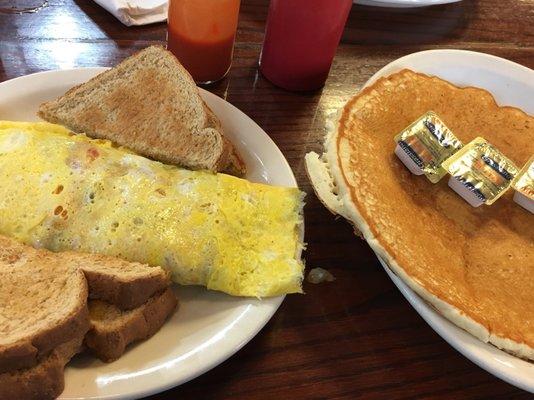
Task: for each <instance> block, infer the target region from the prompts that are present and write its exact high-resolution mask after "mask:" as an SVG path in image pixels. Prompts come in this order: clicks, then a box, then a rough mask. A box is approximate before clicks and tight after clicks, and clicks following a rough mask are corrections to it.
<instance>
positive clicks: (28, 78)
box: [0, 66, 305, 399]
mask: <svg viewBox="0 0 534 400" xmlns="http://www.w3.org/2000/svg"><path fill="white" fill-rule="evenodd" d="M110 68H111V67H101V66H94V67H75V68H67V69H53V70H45V71H38V72H33V73H30V74H26V75H21V76H17V77H14V78H11V79H8V80H5V81H2V82H0V92H2V91H3V90H15V88H16V87H17V86H18V85H28V84H32V80H40V79H43V78H45V79H46V78H48V77H50V76H53V75H65V78H64V80H63V81H60V82H59V83H57V82H53V79H52V80H49V81H50V82H52V83H50V82H47V85H46V88H53V87H55V86H58V84H61V83H68V84H71V83H72V84H73V85H77V84H81V83H83V82H86V81H87V80H89V79H91V78H93V77H94V76H95V75H97V74H98V73H101V72H104V71H105V70H108V69H110ZM80 73H81V74H82V77H81V78H77V76H79V74H80ZM197 87H198V86H197ZM198 89H199V92H200V95H201V97H202V98H203V99H206V98H210V99H211V100H212V101H214V102H221V104H224V107H226V108H228V109H229V110H231V113H232V114H238V115H240V117H241V118H244V120H245V121H247V123H250V124H252V125H253V126H254V127H255V128H256V129H257V131H258V133H259V132H261V134H262V136H263V140H266V141H267V142H268V143H269V145H270V146H272V151H274V152H275V153H276V155H277V156H278V158H279V159H280V160H281V161H282V162H283V165H282V166H283V167H284V169H285V170H286V172H284V175H287V176H286V178H287V179H288V180H289V181H291V183H292V185H293V187H296V188H298V182H297V179H296V177H295V174H294V172H293V170H292V168H291V166H290V165H289V162H288V161H287V158H286V157H285V156H284V154H283V153H282V151H281V150H280V148H279V147H278V146H277V145H276V143H275V142H274V140H273V139H272V138H271V137H270V136H269V135H268V134H267V132H265V130H264V129H263V128H262V127H261V126H260V125H258V124H257V123H256V121H254V120H253V119H252V118H251V117H249V116H248V115H247V114H246V113H244V112H243V111H241V110H240V109H239V108H237V107H236V106H234V105H233V104H232V103H230V102H229V101H227V100H226V99H223V98H221V97H219V96H217V95H216V94H214V93H212V92H210V91H208V90H206V89H204V88H201V87H198ZM304 229H305V223H304V218H303V221H302V224H301V229H300V235H301V238H302V239H303V237H304ZM300 254H302V250H301V251H300ZM172 286H173V287H179V286H178V285H177V284H174V283H173V285H172ZM244 299H245V298H244ZM284 299H285V295H282V296H276V297H270V298H267V299H264V301H269V302H270V304H269V310H268V311H267V310H266V312H264V314H263V315H262V318H260V319H259V320H258V321H257V322H256V324H255V325H254V327H253V328H252V329H250V330H249V331H248V332H247V333H246V334H245V335H243V336H241V337H240V338H239V341H238V343H237V344H236V345H234V346H232V347H229V348H228V349H227V350H226V351H225V352H222V353H221V354H220V355H219V356H218V357H217V358H215V359H212V360H211V361H210V362H206V363H205V364H204V365H203V366H202V367H201V368H198V369H197V370H196V371H195V372H194V373H192V374H188V375H187V376H186V377H185V378H184V377H182V378H178V379H176V378H174V379H172V378H171V379H166V380H165V379H161V377H160V379H158V380H156V381H155V382H156V383H155V384H153V385H145V388H143V390H137V391H132V392H129V393H126V394H124V393H114V394H104V395H100V394H98V393H93V394H92V395H89V396H74V397H73V396H70V397H68V398H69V399H137V398H141V397H145V396H150V395H153V394H157V393H161V392H164V391H167V390H170V389H172V388H174V387H178V386H180V385H183V384H184V383H187V382H189V381H191V380H193V379H195V378H197V377H199V376H200V375H203V374H205V373H206V372H208V371H210V370H211V369H213V368H215V367H217V366H219V365H220V364H221V363H223V362H224V361H226V360H228V359H229V358H230V357H232V356H233V355H234V354H236V353H237V352H239V351H240V350H241V349H242V348H243V347H244V346H245V345H246V344H247V343H249V342H250V341H251V340H252V339H253V338H254V337H256V336H257V335H258V334H259V333H260V331H261V330H262V329H263V328H264V327H265V325H267V323H268V322H269V321H270V320H271V319H272V317H273V316H274V315H275V314H276V312H277V311H278V309H279V307H280V306H281V304H282V302H283V301H284ZM251 305H252V303H249V304H248V305H247V307H248V306H251ZM236 328H238V327H236ZM65 398H66V397H64V396H63V394H62V395H60V396H59V399H65Z"/></svg>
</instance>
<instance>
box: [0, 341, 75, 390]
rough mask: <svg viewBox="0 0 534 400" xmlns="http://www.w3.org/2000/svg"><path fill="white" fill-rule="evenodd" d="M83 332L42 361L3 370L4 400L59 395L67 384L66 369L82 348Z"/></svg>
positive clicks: (1, 378) (1, 376) (0, 386)
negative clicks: (7, 370)
mask: <svg viewBox="0 0 534 400" xmlns="http://www.w3.org/2000/svg"><path fill="white" fill-rule="evenodd" d="M82 340H83V336H81V337H79V338H76V339H72V340H70V341H68V342H66V343H63V344H61V345H59V346H58V347H57V348H55V349H54V350H52V352H51V353H50V354H49V355H47V356H46V357H43V358H42V359H41V360H40V361H39V363H38V364H36V365H35V366H33V367H30V368H24V369H20V370H16V371H11V372H4V373H1V374H0V399H1V400H12V399H17V400H34V399H35V400H47V399H55V398H56V397H58V396H59V395H60V394H61V392H63V388H64V386H65V379H64V376H63V370H64V368H65V365H66V364H67V363H68V362H69V361H70V359H71V358H72V357H73V356H74V355H75V354H76V353H78V352H79V351H80V349H81V346H82Z"/></svg>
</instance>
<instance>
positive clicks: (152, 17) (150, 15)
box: [95, 0, 168, 26]
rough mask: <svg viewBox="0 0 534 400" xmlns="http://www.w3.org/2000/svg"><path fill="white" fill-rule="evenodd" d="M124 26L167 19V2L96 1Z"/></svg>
mask: <svg viewBox="0 0 534 400" xmlns="http://www.w3.org/2000/svg"><path fill="white" fill-rule="evenodd" d="M95 2H96V3H97V4H99V5H100V6H102V7H103V8H105V9H106V10H107V11H109V12H110V13H112V14H113V15H114V16H115V17H116V18H117V19H118V20H119V21H121V22H122V23H123V24H124V25H127V26H132V25H146V24H152V23H154V22H161V21H165V20H166V19H167V5H168V4H167V0H95Z"/></svg>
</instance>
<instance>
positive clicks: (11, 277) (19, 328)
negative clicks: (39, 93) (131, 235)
mask: <svg viewBox="0 0 534 400" xmlns="http://www.w3.org/2000/svg"><path fill="white" fill-rule="evenodd" d="M87 293H88V292H87V283H86V280H85V278H84V275H83V273H82V272H81V271H80V270H77V269H72V268H70V267H69V266H68V265H66V264H65V263H62V262H60V260H59V259H58V257H57V256H56V255H55V254H54V253H51V252H48V251H46V250H35V249H33V248H31V247H28V246H24V245H22V244H19V243H18V242H16V241H14V240H11V239H7V238H5V237H1V236H0V373H1V372H6V371H11V370H16V369H20V368H29V367H33V366H35V365H36V364H37V363H38V362H39V360H40V359H41V358H42V357H44V356H46V355H48V354H49V353H50V352H51V351H52V350H53V349H55V348H56V347H58V346H59V345H61V344H63V343H66V342H69V341H71V340H74V339H77V338H81V337H83V336H84V334H85V332H86V331H87V330H88V329H89V320H88V310H87ZM0 386H2V385H0Z"/></svg>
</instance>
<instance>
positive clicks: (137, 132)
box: [38, 46, 245, 175]
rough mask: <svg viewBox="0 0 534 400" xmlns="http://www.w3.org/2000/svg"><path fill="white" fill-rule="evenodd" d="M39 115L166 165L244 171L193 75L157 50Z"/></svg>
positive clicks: (75, 91)
mask: <svg viewBox="0 0 534 400" xmlns="http://www.w3.org/2000/svg"><path fill="white" fill-rule="evenodd" d="M38 115H39V116H40V117H41V118H43V119H44V120H46V121H49V122H53V123H57V124H61V125H64V126H66V127H68V128H69V129H71V130H72V131H74V132H78V133H85V134H87V135H88V136H90V137H94V138H100V139H108V140H111V141H112V142H115V143H117V144H119V145H121V146H124V147H128V148H130V149H132V150H134V151H136V152H137V153H139V154H142V155H144V156H147V157H150V158H153V159H155V160H158V161H162V162H164V163H170V164H176V165H180V166H183V167H186V168H191V169H207V170H211V171H225V172H228V173H232V174H235V175H243V174H244V171H245V167H244V164H243V162H242V161H241V159H240V158H239V155H238V154H237V152H236V151H235V149H234V147H233V146H232V144H231V143H230V142H229V141H228V140H227V139H226V138H225V137H224V134H223V131H222V128H221V124H220V122H219V120H218V119H217V117H216V116H215V115H214V114H213V112H212V111H211V110H210V109H209V107H208V106H207V105H206V103H205V102H204V101H203V100H202V98H201V97H200V94H199V91H198V88H197V87H196V85H195V82H194V81H193V78H191V75H189V73H188V72H187V71H186V70H185V68H184V67H183V66H182V65H181V64H180V63H179V62H178V60H177V59H176V58H175V57H174V55H172V53H170V52H169V51H167V50H165V49H164V48H163V47H161V46H150V47H147V48H146V49H143V50H141V51H140V52H138V53H136V54H134V55H133V56H131V57H129V58H127V59H126V60H124V61H123V62H121V63H120V64H118V65H117V66H116V67H114V68H112V69H110V70H109V71H106V72H104V73H101V74H99V75H97V76H96V77H95V78H93V79H91V80H89V81H88V82H86V83H84V84H81V85H79V86H76V87H74V88H72V89H71V90H69V91H68V92H67V93H65V94H64V95H63V96H61V97H59V98H58V99H56V100H53V101H49V102H46V103H43V104H42V105H41V106H40V108H39V112H38Z"/></svg>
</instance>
